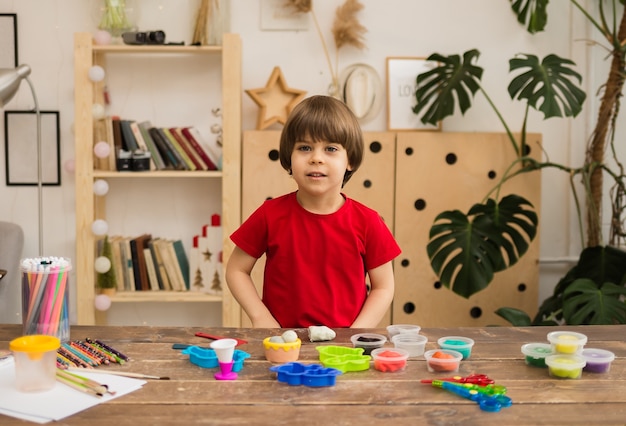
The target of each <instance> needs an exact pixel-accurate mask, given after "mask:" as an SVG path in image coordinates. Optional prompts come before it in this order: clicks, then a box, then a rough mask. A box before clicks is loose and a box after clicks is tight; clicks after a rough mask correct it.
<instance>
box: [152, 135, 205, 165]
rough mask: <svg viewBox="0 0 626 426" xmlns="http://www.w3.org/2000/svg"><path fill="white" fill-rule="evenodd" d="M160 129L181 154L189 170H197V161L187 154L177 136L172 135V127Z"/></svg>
mask: <svg viewBox="0 0 626 426" xmlns="http://www.w3.org/2000/svg"><path fill="white" fill-rule="evenodd" d="M159 130H160V131H161V132H163V134H164V135H165V137H166V138H167V139H168V141H169V143H170V145H172V146H173V147H174V150H175V151H176V152H177V153H178V155H179V156H180V158H181V159H182V161H183V162H184V163H185V165H186V166H187V170H191V171H194V170H196V169H197V167H196V165H195V163H194V162H193V161H191V158H189V156H188V155H187V152H185V150H184V149H183V147H182V146H180V144H179V143H178V141H177V140H176V138H175V137H174V136H173V135H172V133H171V132H170V129H168V128H166V127H162V128H160V129H159Z"/></svg>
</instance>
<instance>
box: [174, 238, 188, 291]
mask: <svg viewBox="0 0 626 426" xmlns="http://www.w3.org/2000/svg"><path fill="white" fill-rule="evenodd" d="M172 247H173V249H174V255H175V257H176V260H177V263H178V268H179V269H180V273H181V274H182V278H183V283H184V285H185V290H189V259H188V258H187V253H186V252H185V247H184V246H183V242H182V241H181V240H174V241H172Z"/></svg>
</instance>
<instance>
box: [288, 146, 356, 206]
mask: <svg viewBox="0 0 626 426" xmlns="http://www.w3.org/2000/svg"><path fill="white" fill-rule="evenodd" d="M346 170H352V167H351V166H350V164H349V163H348V153H347V151H346V150H345V148H344V147H343V146H342V145H341V144H339V143H335V142H327V141H316V142H313V141H311V140H304V141H298V142H296V144H295V145H294V147H293V151H292V153H291V174H292V176H293V179H294V180H295V181H296V183H297V184H298V190H300V191H305V192H308V193H310V194H311V195H327V194H329V193H337V194H338V193H340V192H341V186H342V184H343V178H344V175H345V173H346Z"/></svg>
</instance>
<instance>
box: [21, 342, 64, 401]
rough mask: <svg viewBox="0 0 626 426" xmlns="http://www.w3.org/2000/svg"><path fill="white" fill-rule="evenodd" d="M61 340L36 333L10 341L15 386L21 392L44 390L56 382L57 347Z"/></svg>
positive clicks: (50, 387)
mask: <svg viewBox="0 0 626 426" xmlns="http://www.w3.org/2000/svg"><path fill="white" fill-rule="evenodd" d="M60 346H61V341H60V340H59V339H58V338H57V337H54V336H43V335H39V334H34V335H30V336H22V337H18V338H17V339H14V340H12V341H11V343H9V349H10V350H11V351H12V352H13V357H14V359H15V386H16V388H17V390H18V391H21V392H42V391H47V390H49V389H52V388H53V387H54V385H55V383H56V372H57V366H56V360H57V349H59V347H60Z"/></svg>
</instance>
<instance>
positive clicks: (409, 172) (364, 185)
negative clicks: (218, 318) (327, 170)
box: [242, 131, 541, 327]
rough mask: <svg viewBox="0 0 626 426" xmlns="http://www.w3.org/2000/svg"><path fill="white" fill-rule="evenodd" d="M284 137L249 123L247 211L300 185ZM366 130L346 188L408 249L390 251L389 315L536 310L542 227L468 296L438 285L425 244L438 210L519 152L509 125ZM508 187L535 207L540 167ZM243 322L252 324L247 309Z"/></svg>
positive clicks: (419, 320) (445, 317) (476, 189)
mask: <svg viewBox="0 0 626 426" xmlns="http://www.w3.org/2000/svg"><path fill="white" fill-rule="evenodd" d="M279 138H280V132H277V131H275V132H273V131H247V132H244V135H243V152H242V157H243V158H242V162H243V180H242V185H243V187H242V199H243V204H242V219H246V218H247V217H248V216H249V215H250V213H252V211H254V209H256V208H257V207H258V206H259V205H260V204H261V203H262V202H263V200H264V199H266V198H267V197H275V196H277V195H281V194H284V193H287V192H289V191H293V190H294V189H295V183H294V182H293V180H292V179H291V178H289V177H288V175H287V173H286V172H285V171H284V170H283V169H282V167H281V166H280V163H279V161H278V145H279ZM364 138H365V156H364V159H363V164H362V166H361V168H360V169H359V170H357V172H356V173H355V174H354V176H353V177H352V178H351V180H350V181H349V182H348V184H347V185H346V187H345V189H344V192H345V193H346V194H347V195H348V196H350V197H352V198H354V199H356V200H358V201H360V202H362V203H364V204H366V205H368V206H370V207H372V208H373V209H375V210H377V211H378V212H379V213H380V214H381V216H382V217H383V218H384V219H385V222H386V223H387V224H388V225H389V227H390V229H391V230H392V231H393V233H394V235H395V237H396V240H397V241H398V244H399V245H400V247H401V249H402V254H401V255H400V256H398V258H397V259H396V260H395V261H394V272H395V283H396V289H395V297H394V301H393V305H392V308H391V311H390V313H389V315H388V316H387V317H386V318H385V320H384V321H385V322H386V323H387V324H389V323H394V324H401V323H410V324H418V325H421V326H423V327H450V326H485V325H494V324H501V325H504V324H506V323H505V322H504V320H502V319H501V318H500V317H498V316H496V315H495V313H494V311H495V310H497V309H498V308H501V307H513V308H518V309H521V310H523V311H525V312H527V313H529V314H530V315H532V314H534V312H536V311H537V302H538V287H539V237H538V236H537V237H536V238H535V240H534V241H533V242H532V243H531V245H530V248H529V250H528V252H527V253H526V254H525V255H524V256H523V257H522V258H521V259H520V260H519V261H518V263H517V264H515V265H514V266H513V267H512V268H510V269H508V270H506V271H503V272H501V273H498V274H496V277H495V279H494V281H493V282H492V283H491V284H490V286H489V287H488V288H487V289H485V290H483V291H482V292H479V293H477V294H475V295H473V296H472V297H470V298H469V299H465V298H463V297H461V296H459V295H457V294H455V293H453V292H452V291H450V290H449V289H447V288H445V287H443V286H442V285H440V283H439V282H438V280H437V277H436V276H435V274H434V272H433V271H432V269H431V266H430V262H429V259H428V255H427V253H426V245H427V243H428V235H429V231H430V227H431V225H432V223H433V221H434V219H435V217H436V216H437V215H438V214H439V213H441V212H443V211H444V210H453V209H459V210H462V211H467V210H468V209H469V207H470V206H471V205H472V204H474V203H477V202H479V201H481V199H482V198H483V197H484V196H485V195H486V194H487V192H488V191H489V190H491V189H492V187H493V186H494V184H495V183H496V182H497V178H498V177H500V176H502V175H503V173H504V172H505V169H506V168H507V167H508V165H509V164H511V162H512V161H513V153H512V150H511V146H510V143H509V142H508V140H507V136H506V134H503V133H456V132H398V133H394V132H365V133H364ZM528 140H529V144H530V149H531V155H532V156H533V157H534V158H537V159H538V158H540V156H541V135H538V134H529V135H528ZM261 176H262V178H261ZM511 192H514V193H517V194H520V195H522V196H523V197H524V198H526V199H527V200H529V201H530V202H531V203H532V204H533V205H534V206H535V209H536V211H537V212H539V211H540V207H541V173H540V172H533V173H527V174H524V175H522V176H518V177H516V178H515V179H513V180H511V181H509V182H507V183H506V184H505V185H504V186H503V188H502V191H501V194H500V195H501V196H503V195H505V194H507V193H511ZM263 265H264V263H263V259H261V260H260V261H259V262H257V265H256V266H255V268H254V270H253V278H254V281H255V284H256V285H257V286H258V287H259V292H260V288H261V286H262V279H263ZM242 324H243V325H244V326H245V325H247V324H249V321H248V319H247V318H246V317H245V315H243V317H242ZM381 325H384V324H381Z"/></svg>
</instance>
